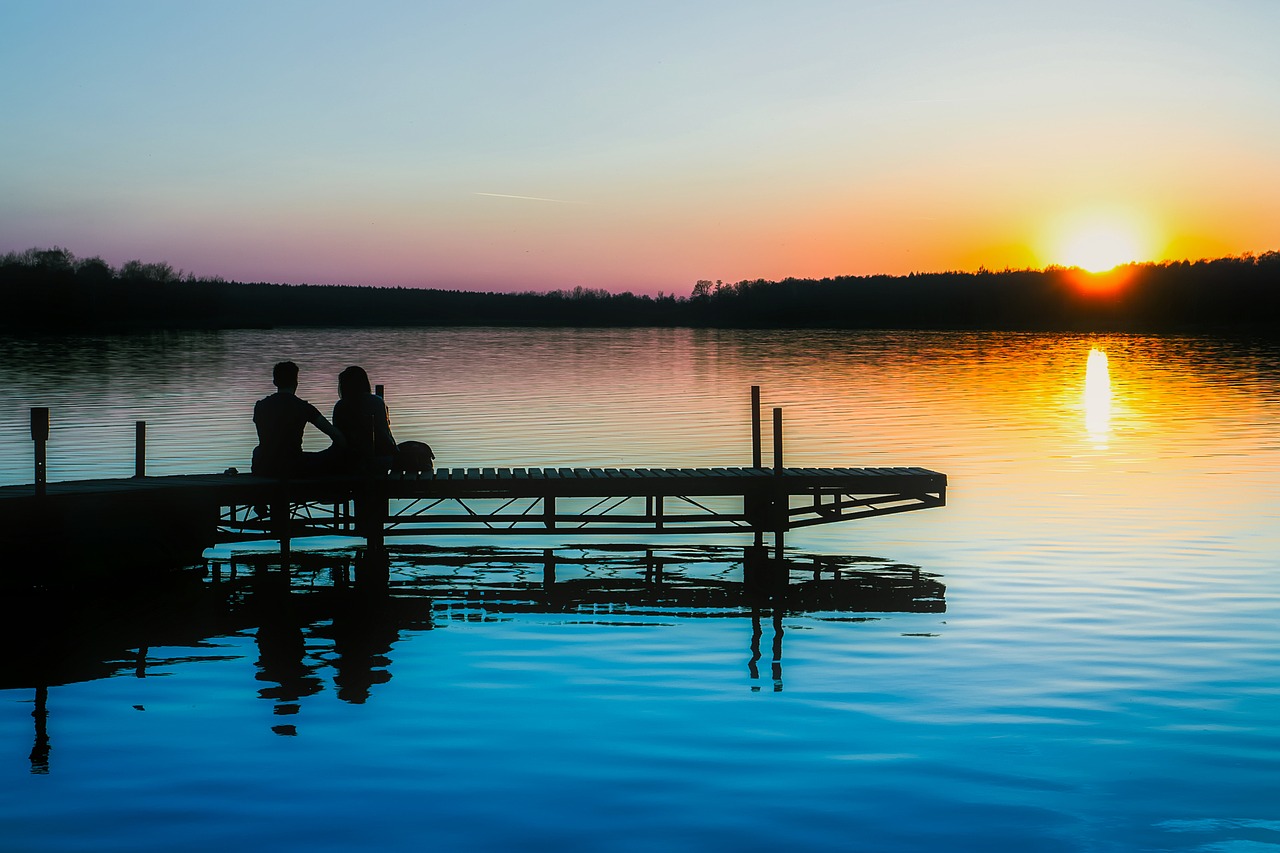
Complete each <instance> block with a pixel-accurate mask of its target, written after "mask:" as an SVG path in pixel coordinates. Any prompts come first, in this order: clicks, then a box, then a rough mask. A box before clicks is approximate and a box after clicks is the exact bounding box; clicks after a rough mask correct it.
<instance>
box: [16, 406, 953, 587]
mask: <svg viewBox="0 0 1280 853" xmlns="http://www.w3.org/2000/svg"><path fill="white" fill-rule="evenodd" d="M378 390H379V391H381V390H382V388H381V386H379V389H378ZM751 396H752V423H751V430H752V465H751V466H750V467H741V468H735V467H722V468H440V469H437V470H435V471H432V472H426V473H421V474H411V475H394V474H393V475H388V476H380V477H355V476H336V477H317V478H308V479H297V480H279V479H273V478H266V477H259V476H254V475H251V474H239V473H234V472H227V473H224V474H188V475H176V476H163V477H151V476H147V475H146V464H145V462H146V424H145V422H143V421H139V422H138V423H137V431H136V436H137V444H136V456H135V469H134V471H135V474H134V476H133V477H129V478H119V479H103V480H78V481H70V482H59V483H49V482H46V478H45V471H46V462H45V460H46V452H47V449H46V444H47V441H48V438H49V410H48V409H32V410H31V437H32V439H33V441H34V442H35V454H34V459H35V478H34V482H33V483H31V484H29V485H18V486H3V487H0V537H3V541H5V542H6V543H7V544H8V546H9V553H10V554H13V555H16V556H17V557H19V558H21V559H25V560H26V561H27V562H32V561H36V562H38V561H40V560H41V559H42V558H48V557H58V558H62V561H63V562H65V561H66V560H72V561H79V562H82V563H87V564H97V563H103V564H117V563H119V562H121V561H122V560H125V561H132V562H145V563H152V564H165V563H168V564H170V565H172V564H174V563H180V562H191V561H193V560H199V558H200V556H201V554H202V553H203V551H204V550H205V549H207V548H209V547H211V546H214V545H217V544H219V543H226V542H253V541H278V542H279V543H280V549H281V551H288V550H289V548H290V543H291V542H292V541H293V540H294V539H297V538H300V537H311V536H358V537H362V538H363V539H364V540H365V541H366V543H367V544H368V546H370V547H371V548H375V549H381V548H382V546H383V544H384V541H385V539H386V538H387V537H389V536H391V537H421V536H442V535H455V536H468V537H476V536H486V537H487V536H494V535H524V536H528V535H555V536H560V537H562V538H563V537H565V536H578V535H585V534H601V535H607V536H614V537H617V536H641V537H646V538H647V537H651V536H657V535H672V534H678V535H706V534H724V533H740V534H741V533H747V534H752V535H753V536H754V540H755V544H756V545H762V544H763V537H764V535H765V534H772V536H773V544H774V546H775V550H776V553H777V555H778V556H779V557H780V555H781V553H782V545H783V536H784V534H785V533H786V532H787V531H789V530H794V529H796V528H803V527H810V526H812V525H817V524H830V523H834V522H839V521H849V520H853V519H859V518H869V517H874V516H881V515H889V514H892V513H900V512H910V511H912V510H918V509H929V508H932V507H941V506H944V505H945V504H946V496H947V478H946V475H945V474H940V473H938V472H936V471H930V470H927V469H924V468H915V467H895V468H851V467H839V468H797V467H786V466H784V465H783V460H782V410H781V409H779V408H775V409H774V410H773V466H772V467H765V466H764V465H763V464H762V462H761V428H760V427H761V425H760V399H759V388H758V387H756V386H753V387H752V389H751ZM122 555H123V556H122Z"/></svg>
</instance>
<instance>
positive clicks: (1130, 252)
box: [1049, 216, 1150, 273]
mask: <svg viewBox="0 0 1280 853" xmlns="http://www.w3.org/2000/svg"><path fill="white" fill-rule="evenodd" d="M1056 231H1057V234H1056V239H1054V240H1053V241H1052V242H1053V243H1054V247H1053V249H1052V251H1050V252H1049V256H1050V257H1051V258H1052V259H1053V262H1054V263H1056V264H1060V265H1062V266H1066V267H1079V268H1080V269H1082V270H1085V271H1086V272H1091V273H1100V272H1106V271H1107V270H1110V269H1114V268H1115V267H1117V266H1119V265H1121V264H1127V263H1132V262H1134V261H1142V260H1147V259H1148V258H1147V256H1148V254H1149V253H1150V247H1149V245H1148V244H1149V243H1150V240H1149V238H1148V237H1147V234H1146V229H1144V228H1143V227H1141V226H1140V225H1138V224H1137V223H1136V222H1135V221H1133V220H1132V218H1131V217H1122V216H1090V217H1082V218H1077V219H1075V220H1072V221H1070V222H1067V223H1064V224H1063V225H1061V226H1060V227H1059V228H1058V229H1056Z"/></svg>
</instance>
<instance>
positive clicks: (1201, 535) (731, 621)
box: [0, 329, 1280, 853]
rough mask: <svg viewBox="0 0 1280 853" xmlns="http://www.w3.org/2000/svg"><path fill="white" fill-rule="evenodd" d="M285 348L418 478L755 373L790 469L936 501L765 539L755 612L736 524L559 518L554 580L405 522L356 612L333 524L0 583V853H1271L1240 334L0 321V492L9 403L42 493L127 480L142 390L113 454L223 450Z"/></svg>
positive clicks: (656, 428)
mask: <svg viewBox="0 0 1280 853" xmlns="http://www.w3.org/2000/svg"><path fill="white" fill-rule="evenodd" d="M1092 350H1098V351H1100V352H1103V353H1105V355H1106V357H1107V358H1106V372H1105V373H1104V372H1102V370H1101V359H1100V357H1099V356H1094V357H1093V365H1094V369H1093V370H1092V371H1089V365H1090V353H1091V351H1092ZM282 358H293V359H294V360H296V361H298V362H299V363H300V364H301V365H302V367H303V376H302V387H301V389H300V394H301V395H302V396H304V397H306V398H308V399H310V400H311V401H312V402H313V403H316V404H317V405H318V406H320V407H321V409H322V410H327V409H328V408H329V407H330V406H331V405H332V402H333V399H334V397H335V393H336V391H335V381H336V380H335V378H336V375H337V373H338V371H339V370H340V369H341V368H342V367H345V366H346V365H348V364H352V363H359V364H362V365H364V366H365V367H366V368H367V369H368V370H369V373H370V375H371V377H372V378H373V381H374V382H379V383H385V384H386V386H387V398H388V402H389V404H390V406H391V409H392V417H393V425H394V427H395V430H396V433H397V437H398V438H400V439H402V440H403V439H408V438H419V439H425V440H427V441H429V442H431V444H432V445H433V446H434V447H435V448H436V451H437V453H438V455H439V457H440V459H439V462H440V464H442V465H447V466H455V465H467V466H510V465H529V466H532V465H565V466H605V467H616V466H632V465H635V466H650V465H652V466H668V467H676V466H684V465H697V466H714V465H739V464H746V463H747V462H749V459H750V444H749V442H750V430H749V421H748V416H749V413H748V401H749V388H750V386H751V385H752V384H758V385H760V386H762V389H763V391H762V393H763V398H764V404H765V406H766V407H772V406H783V407H785V410H786V427H785V441H786V447H785V450H786V460H787V462H788V463H789V464H794V465H820V466H833V465H895V464H902V465H917V466H923V467H929V468H933V469H935V470H939V471H943V472H945V473H947V474H948V475H949V477H950V490H949V506H947V507H946V508H944V509H939V510H929V511H925V512H918V513H909V514H906V515H900V516H889V517H885V518H879V519H871V520H866V521H861V522H854V523H849V524H845V525H831V526H828V527H825V528H816V529H812V530H809V531H805V532H803V533H801V532H797V533H795V534H792V535H791V536H789V537H788V540H787V544H788V548H789V554H788V555H789V556H790V557H791V558H792V560H793V569H794V571H793V573H792V583H793V588H794V589H795V591H796V592H795V595H794V596H793V599H792V600H791V601H790V603H789V605H788V607H787V609H786V610H785V612H778V613H773V612H769V611H768V610H765V611H762V612H757V613H754V614H753V611H752V608H751V605H750V602H749V600H748V599H747V598H746V597H744V593H743V590H742V588H741V585H740V583H739V581H741V578H742V551H741V547H740V546H741V545H742V544H743V543H742V542H741V541H738V540H734V539H732V538H725V539H720V540H714V541H713V542H712V543H710V544H705V545H703V544H699V543H696V542H675V543H670V542H665V541H664V542H648V543H646V542H644V541H628V542H599V541H595V542H574V541H564V542H557V543H553V544H554V545H555V546H556V547H555V549H554V550H553V551H552V553H551V558H552V559H553V560H554V561H555V563H556V568H555V573H556V581H557V583H556V585H555V586H554V587H551V588H550V589H548V588H547V587H545V586H544V585H543V580H544V576H545V572H546V560H547V555H546V554H544V552H543V551H542V550H541V549H542V547H543V543H540V542H535V541H532V540H530V541H516V542H500V543H496V545H494V547H492V548H488V549H480V548H477V547H476V546H478V545H481V544H485V543H474V542H472V543H465V542H444V543H414V544H410V545H403V546H401V547H400V548H399V549H398V550H396V551H395V552H394V553H393V555H392V566H391V576H392V581H393V590H394V593H393V595H391V596H389V597H381V598H376V597H375V598H370V597H368V596H365V595H363V594H361V591H360V590H358V589H356V588H353V587H352V586H351V585H349V584H348V583H347V579H348V577H349V575H350V573H349V569H351V568H352V567H353V566H354V567H355V576H356V577H357V578H358V577H359V566H358V565H357V564H356V561H358V560H359V559H360V555H359V554H357V553H355V552H353V551H351V550H350V549H343V548H337V547H332V546H335V545H337V544H340V543H333V542H330V543H319V544H321V545H326V546H329V547H326V548H324V549H323V550H320V551H317V552H315V553H310V554H303V555H301V556H300V557H299V559H298V561H297V562H296V564H295V565H294V567H293V572H292V575H293V578H292V583H289V582H288V581H286V580H285V579H284V575H282V574H281V573H280V572H279V569H278V567H276V568H264V567H263V566H262V565H261V564H260V561H259V559H258V558H255V557H252V556H248V555H244V554H239V555H236V554H232V553H229V552H226V551H221V552H216V553H214V554H212V555H211V556H213V557H214V558H215V559H213V560H212V561H211V563H210V566H211V567H212V568H215V569H216V571H217V575H216V580H217V582H216V583H215V582H214V580H213V579H212V578H210V579H205V580H197V581H196V582H195V583H193V584H183V583H176V584H175V585H174V586H173V588H165V589H163V590H161V591H159V592H158V593H157V595H158V596H159V600H160V606H155V604H154V603H153V602H149V601H143V600H140V599H138V598H136V597H134V598H130V599H124V600H122V601H120V602H115V601H109V600H106V601H104V600H103V599H102V598H97V599H95V600H93V601H77V600H70V599H65V598H63V599H58V600H53V601H50V600H43V601H39V602H36V603H34V604H33V603H32V602H30V601H28V600H15V601H6V602H5V603H4V604H5V606H6V608H8V611H9V616H10V617H13V613H14V611H15V609H16V610H18V611H20V612H21V613H22V618H9V619H8V621H7V624H9V626H10V627H9V628H7V629H6V633H5V635H4V636H5V638H6V639H7V640H8V641H9V645H10V648H11V650H12V652H13V653H14V654H11V656H10V657H9V659H8V661H7V662H6V663H4V664H0V748H2V749H3V752H2V753H0V785H2V788H0V790H3V791H4V796H3V797H2V798H0V850H5V851H8V850H14V851H18V850H40V851H44V850H51V851H52V850H59V851H61V850H121V851H170V850H177V849H181V850H191V851H202V850H210V851H213V850H218V851H222V850H226V849H229V848H234V847H239V848H241V849H252V850H259V849H262V850H305V851H327V850H352V849H366V848H368V849H381V850H396V851H398V850H420V849H430V848H435V849H446V850H449V849H466V850H510V849H531V850H552V849H554V850H652V849H664V850H667V849H674V850H701V849H706V848H709V847H715V848H717V849H727V850H766V849H769V850H775V849H792V850H794V849H819V848H821V849H840V850H868V851H879V850H895V851H896V850H921V851H938V850H947V851H951V850H1052V851H1057V850H1063V851H1075V850H1085V851H1129V850H1161V851H1163V850H1177V851H1184V850H1196V851H1215V853H1217V851H1229V853H1244V852H1245V851H1248V853H1253V851H1264V850H1280V571H1278V569H1280V565H1277V564H1278V563H1280V556H1277V555H1280V523H1277V522H1278V521H1280V518H1278V516H1280V425H1278V423H1280V391H1278V390H1277V388H1278V386H1280V383H1278V382H1277V380H1278V379H1280V348H1278V347H1276V346H1274V345H1264V344H1255V343H1249V342H1239V341H1236V342H1226V341H1219V340H1211V339H1196V338H1161V337H1128V336H1116V337H1109V336H1096V337H1087V336H1059V335H1006V334H869V335H859V334H849V333H824V332H816V333H814V332H801V333H796V332H716V331H687V330H621V331H612V330H608V331H606V330H585V331H563V330H485V329H470V330H428V331H381V330H379V331H355V332H353V331H333V332H313V331H287V330H282V331H264V332H231V333H225V334H208V335H181V336H172V337H154V338H136V339H85V340H76V341H70V342H48V341H43V342H14V341H7V340H2V339H0V387H3V388H5V399H6V400H7V401H8V402H9V405H7V406H5V407H3V408H2V409H0V483H17V482H27V481H29V480H30V476H31V475H30V470H31V447H30V441H29V440H28V436H27V410H28V409H29V407H31V406H39V405H47V406H49V407H50V408H51V409H52V410H53V433H52V439H51V445H50V465H49V468H50V475H51V477H52V478H53V479H73V478H81V477H96V476H128V475H129V474H131V473H132V468H133V461H132V445H133V422H134V421H135V420H138V419H145V420H147V421H148V424H149V449H150V454H149V461H148V470H149V472H150V473H155V474H160V473H178V472H195V471H208V470H221V469H223V468H226V467H229V466H239V467H242V468H243V467H246V466H247V461H248V457H249V452H250V450H251V448H252V446H253V444H254V433H253V428H252V424H251V422H250V413H251V410H252V405H253V402H254V400H255V399H256V398H257V397H259V396H262V395H264V394H266V393H268V392H269V391H270V390H271V389H270V381H269V376H270V366H271V364H272V363H273V362H275V361H277V360H280V359H282ZM1086 377H1088V379H1087V381H1086ZM322 445H323V442H321V441H317V442H316V444H315V446H316V447H317V448H318V447H319V446H322ZM768 446H769V437H768V435H766V447H768ZM646 546H648V550H649V551H652V553H646ZM815 559H816V560H817V561H819V562H820V563H821V564H823V565H825V566H826V569H827V571H826V574H824V575H822V578H823V579H822V580H820V581H818V582H816V583H815V582H814V581H813V577H812V572H811V568H812V566H813V563H814V561H815ZM659 564H661V570H662V574H661V576H660V577H659V576H658V575H657V574H656V571H657V567H658V566H659ZM835 569H839V572H840V574H839V580H836V579H834V578H835V575H834V574H833V571H834V570H835ZM233 570H234V575H233V574H232V572H233ZM33 608H34V613H33ZM15 625H16V626H18V627H13V626H15ZM33 711H35V712H37V715H36V717H34V718H33ZM46 714H47V716H45V715H46Z"/></svg>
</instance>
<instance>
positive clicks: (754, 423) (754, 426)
mask: <svg viewBox="0 0 1280 853" xmlns="http://www.w3.org/2000/svg"><path fill="white" fill-rule="evenodd" d="M751 467H752V468H760V467H762V462H761V456H760V386H759V385H752V386H751Z"/></svg>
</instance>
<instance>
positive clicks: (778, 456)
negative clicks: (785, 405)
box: [773, 408, 782, 474]
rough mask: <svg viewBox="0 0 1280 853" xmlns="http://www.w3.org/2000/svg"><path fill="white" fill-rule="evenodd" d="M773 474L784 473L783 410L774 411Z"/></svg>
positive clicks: (776, 409)
mask: <svg viewBox="0 0 1280 853" xmlns="http://www.w3.org/2000/svg"><path fill="white" fill-rule="evenodd" d="M773 473H775V474H781V473H782V409H778V408H775V409H774V410H773Z"/></svg>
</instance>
